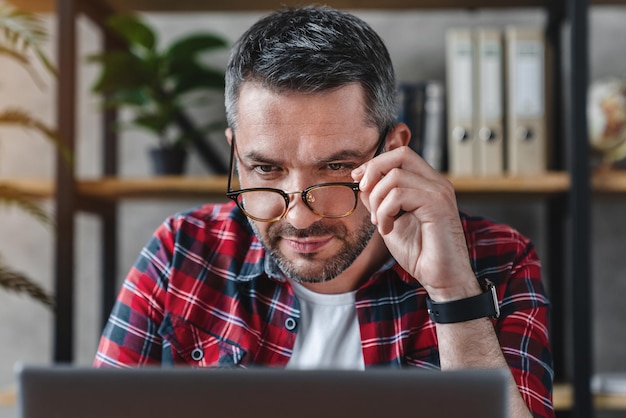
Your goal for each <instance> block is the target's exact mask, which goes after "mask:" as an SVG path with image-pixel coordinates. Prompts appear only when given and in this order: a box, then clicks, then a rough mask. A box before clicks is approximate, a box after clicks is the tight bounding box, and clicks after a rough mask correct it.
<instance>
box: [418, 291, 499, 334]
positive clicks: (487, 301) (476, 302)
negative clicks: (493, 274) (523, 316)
mask: <svg viewBox="0 0 626 418" xmlns="http://www.w3.org/2000/svg"><path fill="white" fill-rule="evenodd" d="M484 288H485V292H484V293H482V294H480V295H477V296H472V297H469V298H465V299H459V300H453V301H451V302H434V301H432V300H431V299H430V297H429V296H427V297H426V306H427V307H428V314H429V315H430V319H432V320H433V322H436V323H438V324H454V323H457V322H465V321H471V320H472V319H478V318H485V317H491V318H498V317H499V316H500V306H499V304H498V295H497V294H496V287H495V286H494V284H493V283H492V282H491V281H489V280H485V285H484Z"/></svg>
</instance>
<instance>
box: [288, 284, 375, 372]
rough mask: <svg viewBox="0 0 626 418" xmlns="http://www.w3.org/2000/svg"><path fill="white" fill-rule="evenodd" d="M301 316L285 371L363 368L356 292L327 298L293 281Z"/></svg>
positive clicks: (327, 296)
mask: <svg viewBox="0 0 626 418" xmlns="http://www.w3.org/2000/svg"><path fill="white" fill-rule="evenodd" d="M292 285H293V288H294V292H295V293H296V296H297V298H298V300H299V301H300V309H301V316H300V322H299V324H298V327H299V329H298V335H297V337H296V343H295V346H294V349H293V355H292V356H291V359H290V360H289V362H288V363H287V368H288V369H356V370H363V369H365V363H364V361H363V351H362V349H361V334H360V331H359V323H358V321H357V317H356V308H355V305H354V297H355V294H356V292H349V293H341V294H334V295H327V294H322V293H316V292H313V291H311V290H309V289H307V288H305V287H304V286H302V285H300V284H298V283H295V282H293V281H292Z"/></svg>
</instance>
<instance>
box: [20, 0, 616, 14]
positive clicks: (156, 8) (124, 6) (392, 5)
mask: <svg viewBox="0 0 626 418" xmlns="http://www.w3.org/2000/svg"><path fill="white" fill-rule="evenodd" d="M83 1H88V2H93V1H94V0H83ZM100 1H101V2H102V3H104V4H106V5H107V6H109V7H111V8H113V9H114V10H119V11H141V12H198V11H207V12H208V11H231V12H237V11H269V10H275V9H277V8H279V7H280V6H281V5H282V4H285V5H291V6H296V5H302V4H303V3H302V1H298V0H284V1H278V0H231V1H217V0H213V1H199V0H176V1H174V0H100ZM613 1H617V0H613ZM11 3H12V4H14V5H16V6H17V7H19V8H21V9H23V10H28V11H31V12H46V13H49V12H53V11H54V10H55V2H54V0H11ZM79 3H80V2H79ZM324 4H327V5H329V6H333V7H336V8H339V9H361V10H367V9H370V10H407V9H476V8H479V7H480V8H481V9H484V8H497V9H502V8H533V7H540V8H545V7H546V2H545V0H508V1H502V0H419V1H416V0H386V1H384V2H381V1H380V0H330V1H328V2H326V3H324Z"/></svg>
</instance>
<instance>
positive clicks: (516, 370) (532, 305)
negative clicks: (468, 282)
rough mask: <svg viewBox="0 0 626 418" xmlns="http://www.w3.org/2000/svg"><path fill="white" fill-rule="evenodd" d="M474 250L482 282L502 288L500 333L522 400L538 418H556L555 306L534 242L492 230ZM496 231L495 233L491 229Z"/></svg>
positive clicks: (505, 229) (497, 228) (506, 231)
mask: <svg viewBox="0 0 626 418" xmlns="http://www.w3.org/2000/svg"><path fill="white" fill-rule="evenodd" d="M492 228H493V229H492V230H491V233H488V234H486V235H484V236H483V238H481V239H478V240H477V241H476V242H475V243H474V244H475V245H474V246H473V248H470V251H471V252H472V253H473V258H474V261H475V263H476V264H477V265H476V272H477V276H478V278H479V279H490V280H492V281H493V282H494V283H496V287H497V292H498V298H499V300H500V301H501V305H500V310H501V315H500V317H499V319H498V320H496V321H495V328H496V332H497V335H498V339H499V341H500V346H501V347H502V352H503V354H504V357H505V359H506V361H507V363H508V365H509V368H510V370H511V373H512V375H513V377H514V379H515V381H516V383H517V386H518V388H519V391H520V393H521V395H522V398H523V399H524V401H525V402H526V404H527V405H528V408H529V409H530V411H531V413H532V414H533V416H534V417H554V409H553V404H552V389H553V377H554V376H553V364H552V353H551V350H550V343H549V332H548V315H549V307H550V304H549V301H548V298H547V296H546V293H545V290H544V286H543V283H542V278H541V264H540V261H539V257H538V255H537V253H536V251H535V248H534V246H533V245H532V243H531V242H530V241H529V240H528V239H527V238H525V237H523V236H522V235H520V234H519V233H517V232H516V231H514V230H512V229H510V228H509V227H506V226H501V225H495V226H492ZM490 229H491V228H490Z"/></svg>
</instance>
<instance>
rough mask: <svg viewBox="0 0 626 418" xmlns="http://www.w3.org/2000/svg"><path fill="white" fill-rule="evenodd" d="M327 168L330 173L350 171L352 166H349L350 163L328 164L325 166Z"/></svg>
mask: <svg viewBox="0 0 626 418" xmlns="http://www.w3.org/2000/svg"><path fill="white" fill-rule="evenodd" d="M327 167H328V169H329V170H331V171H342V170H352V169H353V168H354V164H351V163H330V164H327Z"/></svg>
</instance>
